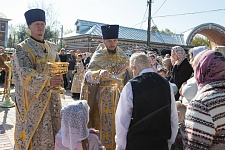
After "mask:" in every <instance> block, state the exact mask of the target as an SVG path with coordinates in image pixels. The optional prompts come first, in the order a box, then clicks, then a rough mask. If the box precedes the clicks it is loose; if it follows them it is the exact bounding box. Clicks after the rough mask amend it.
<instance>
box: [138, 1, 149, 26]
mask: <svg viewBox="0 0 225 150" xmlns="http://www.w3.org/2000/svg"><path fill="white" fill-rule="evenodd" d="M147 10H148V3H147V7H146V10H145V14H144V17H143V19H142V21H141V23H139V24H141V25H140V28H141V26H142V23H143V22H145V21H144V19H145V15H146V13H147ZM137 25H138V24H137Z"/></svg>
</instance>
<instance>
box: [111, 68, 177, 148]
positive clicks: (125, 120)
mask: <svg viewBox="0 0 225 150" xmlns="http://www.w3.org/2000/svg"><path fill="white" fill-rule="evenodd" d="M146 72H154V71H153V69H152V68H147V69H144V70H142V71H141V72H140V75H141V74H142V73H146ZM170 93H171V94H170V95H171V129H172V135H171V138H170V139H169V140H168V147H169V149H170V148H171V145H172V144H173V143H174V141H175V138H176V136H177V131H178V114H177V107H176V103H175V98H174V94H173V89H172V87H171V85H170ZM132 111H133V93H132V87H131V83H130V82H128V83H127V84H126V85H125V86H124V88H123V90H122V92H121V95H120V99H119V103H118V106H117V110H116V136H115V140H116V150H125V148H126V143H127V141H126V138H127V132H128V128H129V125H130V121H131V116H132Z"/></svg>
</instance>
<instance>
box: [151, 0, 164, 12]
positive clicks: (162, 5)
mask: <svg viewBox="0 0 225 150" xmlns="http://www.w3.org/2000/svg"><path fill="white" fill-rule="evenodd" d="M165 2H166V0H164V2H163V3H162V5H161V6H160V7H159V8H158V9H157V10H156V12H155V13H154V15H155V14H156V13H157V12H158V11H159V10H160V9H161V8H162V6H163V5H164V4H165ZM154 15H153V16H154Z"/></svg>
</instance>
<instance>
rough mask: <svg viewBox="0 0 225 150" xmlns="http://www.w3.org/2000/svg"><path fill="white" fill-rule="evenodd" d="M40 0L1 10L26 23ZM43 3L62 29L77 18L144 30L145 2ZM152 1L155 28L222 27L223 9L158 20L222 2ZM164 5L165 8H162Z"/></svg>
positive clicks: (13, 0) (10, 2)
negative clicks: (32, 7) (53, 14)
mask: <svg viewBox="0 0 225 150" xmlns="http://www.w3.org/2000/svg"><path fill="white" fill-rule="evenodd" d="M41 1H42V0H7V1H3V2H2V4H1V9H0V11H1V12H3V13H4V14H5V15H6V16H7V17H8V18H9V19H12V21H10V22H9V24H19V23H25V19H24V12H25V11H26V10H28V6H29V5H32V4H34V3H35V2H37V3H40V2H41ZM43 1H44V4H45V5H49V4H52V6H53V7H54V9H55V11H56V12H57V14H56V15H57V16H58V21H60V23H61V24H62V25H63V26H64V29H74V28H75V25H74V23H75V22H76V20H77V19H83V20H89V21H95V22H101V23H108V24H119V25H121V26H126V27H133V28H138V29H147V17H148V12H146V9H147V0H43ZM152 1H153V3H152V11H151V12H152V17H153V22H154V23H151V25H157V26H158V28H159V29H160V30H162V29H165V28H168V29H170V30H171V31H173V32H174V33H184V32H185V31H187V30H189V29H191V28H193V27H195V26H198V25H200V24H202V23H209V22H212V23H216V24H220V25H222V26H225V17H224V16H225V11H224V10H223V11H215V12H208V13H202V14H193V15H183V16H176V17H175V16H173V17H157V16H165V15H175V14H185V13H192V12H201V11H209V10H217V9H225V1H224V0H152ZM163 3H164V5H162V4H163ZM17 4H18V5H17ZM161 6H162V7H161ZM160 7H161V8H160ZM159 8H160V9H159ZM157 10H158V11H157ZM156 12H157V13H156ZM141 22H142V23H141Z"/></svg>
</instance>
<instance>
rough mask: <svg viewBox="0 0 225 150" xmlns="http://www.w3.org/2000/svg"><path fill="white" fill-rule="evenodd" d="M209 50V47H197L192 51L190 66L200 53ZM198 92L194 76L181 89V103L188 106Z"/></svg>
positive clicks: (190, 53)
mask: <svg viewBox="0 0 225 150" xmlns="http://www.w3.org/2000/svg"><path fill="white" fill-rule="evenodd" d="M207 49H208V47H207V46H197V47H194V48H192V49H190V50H189V52H188V54H189V60H190V61H189V62H190V64H191V65H192V63H193V60H194V58H195V56H196V55H197V54H198V53H200V52H202V51H204V50H207ZM197 91H198V86H197V82H196V80H195V78H194V76H192V77H191V78H190V79H188V80H187V82H185V83H183V85H182V86H181V88H180V91H179V92H180V95H181V97H180V100H181V102H182V103H183V104H184V105H186V106H187V105H188V103H189V102H190V101H191V100H192V99H193V98H194V97H195V95H196V93H197Z"/></svg>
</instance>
